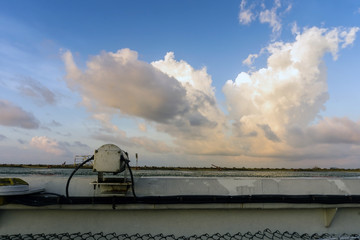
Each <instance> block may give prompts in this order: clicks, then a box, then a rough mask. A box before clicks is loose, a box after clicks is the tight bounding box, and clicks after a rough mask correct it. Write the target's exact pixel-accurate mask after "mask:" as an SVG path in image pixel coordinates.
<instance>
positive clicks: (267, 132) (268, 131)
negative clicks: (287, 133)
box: [257, 124, 281, 142]
mask: <svg viewBox="0 0 360 240" xmlns="http://www.w3.org/2000/svg"><path fill="white" fill-rule="evenodd" d="M257 126H258V127H259V128H261V129H262V130H263V131H264V134H265V137H266V138H267V139H269V140H270V141H273V142H281V140H280V138H279V137H278V136H277V135H276V134H275V133H274V132H273V131H272V130H271V127H270V126H269V125H267V124H257Z"/></svg>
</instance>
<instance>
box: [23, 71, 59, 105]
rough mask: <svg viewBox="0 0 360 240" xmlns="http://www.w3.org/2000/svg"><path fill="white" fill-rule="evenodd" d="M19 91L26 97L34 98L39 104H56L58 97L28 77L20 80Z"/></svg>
mask: <svg viewBox="0 0 360 240" xmlns="http://www.w3.org/2000/svg"><path fill="white" fill-rule="evenodd" d="M19 84H20V85H19V86H18V90H19V91H20V92H21V93H22V94H23V95H26V96H29V97H31V98H34V99H35V100H36V101H37V102H38V103H39V104H55V103H56V96H55V94H54V93H53V92H52V91H51V90H49V89H48V88H47V87H46V86H44V85H43V84H41V83H40V82H38V81H36V80H34V79H32V78H30V77H26V78H23V79H21V80H19Z"/></svg>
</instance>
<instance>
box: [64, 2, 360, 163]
mask: <svg viewBox="0 0 360 240" xmlns="http://www.w3.org/2000/svg"><path fill="white" fill-rule="evenodd" d="M241 4H242V5H244V6H243V8H244V9H245V4H246V2H245V1H243V2H242V3H241ZM279 7H280V2H278V1H275V6H274V7H273V10H272V11H275V12H276V10H277V9H278V8H279ZM250 8H251V7H250ZM287 9H289V7H288V8H287ZM244 14H245V13H244ZM266 14H268V15H269V16H263V18H264V19H265V20H264V19H263V21H269V23H270V22H271V21H275V20H276V18H275V20H271V19H272V18H271V14H272V13H271V11H270V12H266V11H264V13H263V15H266ZM260 15H261V14H260ZM267 17H269V18H267ZM260 18H261V16H260ZM266 19H268V20H266ZM252 20H253V17H252V15H251V14H248V15H246V14H245V15H242V20H240V21H243V23H246V22H250V21H252ZM275 22H276V21H275ZM273 28H274V29H275V31H278V30H277V29H278V28H277V27H276V24H275V25H274V26H273ZM358 30H359V28H333V29H324V28H317V27H313V28H308V29H304V30H303V32H302V33H301V32H300V31H294V32H296V36H295V39H294V41H293V42H281V41H278V42H273V43H271V44H270V45H269V46H267V47H266V48H264V49H261V51H260V52H259V53H256V54H251V55H249V57H248V59H246V60H245V61H244V62H245V63H246V64H248V65H250V66H251V65H252V63H253V62H254V60H255V59H256V58H257V57H258V56H260V55H265V54H266V55H267V66H266V67H264V68H261V69H258V70H254V69H252V70H251V71H250V72H240V73H239V74H238V77H237V78H236V79H235V80H228V81H227V82H226V83H225V85H224V86H223V89H222V90H223V93H224V95H225V97H226V107H227V112H226V113H225V112H223V111H222V110H221V109H220V108H219V106H218V103H217V99H216V97H215V94H214V91H215V89H214V87H213V86H212V79H211V76H210V75H209V74H208V73H207V69H206V68H202V69H194V68H193V67H192V66H191V65H190V64H189V63H187V62H186V61H184V60H180V61H178V60H176V58H175V55H174V53H173V52H168V53H167V54H166V55H165V57H164V59H161V60H158V61H154V62H152V63H146V62H144V61H141V60H139V59H138V55H137V52H135V51H133V50H130V49H121V50H119V51H117V52H115V53H112V52H102V53H101V54H99V55H97V56H93V57H91V58H90V59H89V60H88V62H87V65H86V68H85V69H84V70H81V69H79V68H78V67H77V65H76V63H75V62H74V60H73V57H72V54H71V52H70V51H67V52H66V53H65V54H64V55H63V60H64V62H65V66H66V70H67V76H66V82H67V84H68V86H69V87H70V88H71V89H73V90H74V91H77V92H79V93H80V94H81V96H82V99H83V104H84V105H85V106H86V107H87V109H88V110H89V111H91V112H92V113H93V116H94V118H96V119H98V120H100V121H101V122H102V124H103V126H104V129H108V130H107V132H108V133H110V132H112V133H117V135H104V134H98V135H97V137H98V138H103V139H104V138H106V139H110V138H113V139H115V140H116V139H117V141H122V142H123V143H126V144H128V145H133V146H141V147H143V148H145V149H147V150H149V151H151V149H152V148H153V149H154V152H156V151H160V152H161V151H165V152H169V151H176V152H182V153H188V154H197V155H222V156H247V157H267V158H269V159H270V158H298V159H305V158H314V157H318V156H320V155H321V154H320V150H321V151H324V148H326V146H328V145H331V144H338V143H341V144H348V145H349V144H350V145H358V144H359V140H360V132H359V131H358V129H359V123H356V122H352V121H351V120H349V119H346V118H337V119H324V120H321V118H320V117H319V116H320V115H319V114H320V113H321V111H322V110H324V108H325V103H326V101H327V100H328V98H329V94H328V88H327V75H326V66H325V63H324V61H323V58H324V56H325V55H326V54H327V53H330V54H331V55H332V56H333V59H334V60H336V59H337V57H338V54H339V51H340V50H341V49H342V48H345V47H348V46H351V44H352V43H353V42H354V40H355V38H356V33H357V31H358ZM119 113H120V114H123V115H126V116H128V117H129V116H130V117H134V118H141V119H144V120H146V121H147V122H150V123H151V124H153V126H155V128H156V130H157V131H158V132H161V133H166V134H168V135H169V136H171V137H172V139H173V142H172V143H169V144H168V143H165V142H162V141H161V140H156V139H150V138H144V137H127V136H126V133H125V132H124V131H122V130H120V129H119V128H118V127H117V126H114V125H113V124H112V123H111V121H110V119H111V116H113V115H115V114H116V115H118V114H119ZM316 122H317V123H316ZM314 123H316V124H314ZM141 129H142V131H145V130H146V126H145V125H143V124H142V125H141ZM356 129H357V130H356ZM124 130H126V129H124ZM170 145H174V146H175V148H172V147H170ZM319 145H322V147H321V148H316V146H319ZM324 146H325V147H324ZM155 149H156V151H155ZM304 149H306V151H304ZM319 149H320V150H319ZM333 149H334V148H333ZM328 150H329V151H330V152H331V148H329V149H328Z"/></svg>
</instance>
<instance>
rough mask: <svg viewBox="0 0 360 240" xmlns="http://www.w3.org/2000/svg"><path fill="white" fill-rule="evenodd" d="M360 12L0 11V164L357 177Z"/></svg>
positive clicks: (64, 5)
mask: <svg viewBox="0 0 360 240" xmlns="http://www.w3.org/2000/svg"><path fill="white" fill-rule="evenodd" d="M359 35H360V2H359V1H352V0H342V1H336V0H330V1H326V2H324V1H322V0H312V1H310V0H306V1H295V0H274V1H271V0H258V1H255V0H254V1H246V0H238V1H235V0H234V1H205V0H197V1H188V0H185V1H165V0H159V1H145V0H143V1H142V0H137V1H110V0H109V1H92V0H90V1H68V0H65V1H60V0H54V1H45V0H39V1H25V0H11V1H10V0H4V1H1V2H0V163H14V164H20V163H24V164H61V163H63V162H66V163H72V162H73V161H74V156H75V155H91V154H93V153H94V151H95V149H97V148H99V147H100V146H102V145H104V144H108V143H112V144H115V145H117V146H119V147H120V148H121V149H123V150H125V151H127V152H128V153H129V156H130V160H131V161H132V162H131V164H132V165H134V164H135V153H138V155H139V165H140V166H184V167H210V166H211V165H212V164H214V165H216V166H221V167H263V168H312V167H323V168H330V167H338V168H360V109H359V103H360V94H358V91H359V89H360V40H359Z"/></svg>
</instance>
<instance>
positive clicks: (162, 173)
mask: <svg viewBox="0 0 360 240" xmlns="http://www.w3.org/2000/svg"><path fill="white" fill-rule="evenodd" d="M72 171H73V169H53V168H51V169H48V168H13V167H0V177H11V176H29V175H43V176H51V175H54V176H64V177H66V176H69V175H70V174H71V172H72ZM96 174H97V173H95V172H93V171H92V170H91V169H79V170H78V171H77V172H76V176H90V175H94V176H95V175H96ZM133 174H134V176H135V177H141V176H144V177H146V176H149V177H150V176H159V177H166V176H174V177H249V178H251V177H254V178H286V177H333V178H360V172H341V171H321V172H306V171H304V172H294V171H176V170H133Z"/></svg>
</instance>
